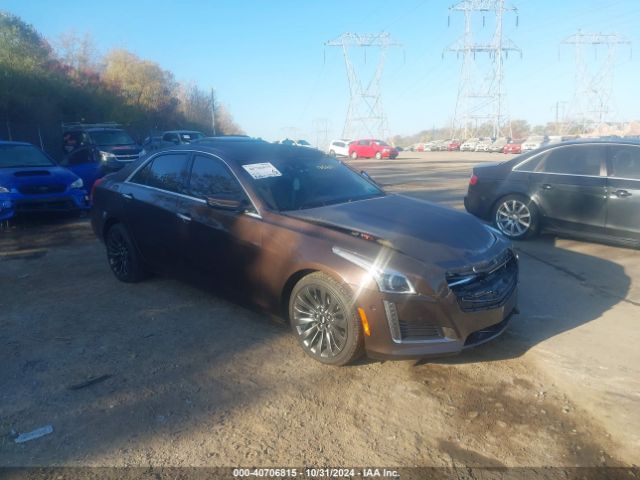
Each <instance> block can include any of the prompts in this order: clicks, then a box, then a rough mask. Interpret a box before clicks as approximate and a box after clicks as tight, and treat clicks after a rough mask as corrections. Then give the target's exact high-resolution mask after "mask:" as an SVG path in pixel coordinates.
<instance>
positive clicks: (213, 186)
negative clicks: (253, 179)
mask: <svg viewBox="0 0 640 480" xmlns="http://www.w3.org/2000/svg"><path fill="white" fill-rule="evenodd" d="M189 192H190V193H191V195H193V196H194V197H199V198H206V197H209V196H213V195H216V196H220V195H222V196H228V197H232V198H237V197H239V196H241V195H242V187H241V186H240V184H239V183H238V181H237V180H236V178H235V177H234V176H233V175H232V174H231V172H229V169H228V168H227V167H226V166H225V165H224V164H223V163H222V162H221V161H220V160H217V159H215V158H211V157H205V156H203V155H196V156H195V157H194V159H193V167H192V168H191V180H190V182H189Z"/></svg>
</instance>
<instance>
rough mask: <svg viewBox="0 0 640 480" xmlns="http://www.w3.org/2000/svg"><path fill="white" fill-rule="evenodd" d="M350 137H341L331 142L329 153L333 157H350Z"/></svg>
mask: <svg viewBox="0 0 640 480" xmlns="http://www.w3.org/2000/svg"><path fill="white" fill-rule="evenodd" d="M350 142H351V140H350V139H348V138H341V139H340V140H333V141H332V142H331V143H330V144H329V155H331V156H332V157H348V156H349V143H350Z"/></svg>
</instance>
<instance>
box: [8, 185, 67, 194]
mask: <svg viewBox="0 0 640 480" xmlns="http://www.w3.org/2000/svg"><path fill="white" fill-rule="evenodd" d="M66 189H67V187H66V185H61V184H55V185H22V186H21V187H18V191H19V192H20V193H23V194H25V195H37V194H42V193H62V192H64V191H65V190H66Z"/></svg>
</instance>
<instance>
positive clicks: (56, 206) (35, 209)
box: [0, 189, 90, 220]
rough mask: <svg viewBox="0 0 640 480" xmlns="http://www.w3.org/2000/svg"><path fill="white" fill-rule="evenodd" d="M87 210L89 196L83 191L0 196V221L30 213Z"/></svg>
mask: <svg viewBox="0 0 640 480" xmlns="http://www.w3.org/2000/svg"><path fill="white" fill-rule="evenodd" d="M89 208H90V204H89V195H88V194H87V191H86V190H84V189H73V190H69V191H67V192H65V193H60V194H42V195H22V194H16V193H8V194H0V220H9V219H11V218H13V217H15V216H16V215H24V214H30V213H52V212H73V211H80V210H88V209H89Z"/></svg>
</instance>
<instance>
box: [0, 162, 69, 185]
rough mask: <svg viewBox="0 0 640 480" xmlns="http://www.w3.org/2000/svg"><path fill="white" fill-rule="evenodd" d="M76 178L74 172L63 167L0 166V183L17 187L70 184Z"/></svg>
mask: <svg viewBox="0 0 640 480" xmlns="http://www.w3.org/2000/svg"><path fill="white" fill-rule="evenodd" d="M77 179H78V177H77V176H76V174H74V173H73V172H72V171H70V170H67V169H66V168H63V167H58V166H51V167H15V168H0V185H2V186H3V187H7V188H18V187H20V186H22V185H50V184H53V183H56V184H64V185H67V186H68V185H71V184H72V183H73V182H75V181H76V180H77Z"/></svg>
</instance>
